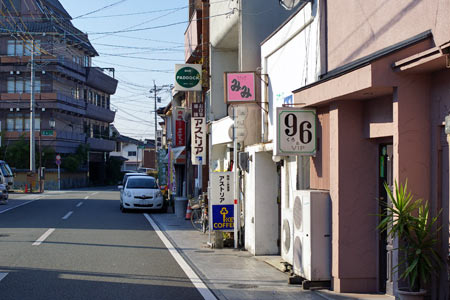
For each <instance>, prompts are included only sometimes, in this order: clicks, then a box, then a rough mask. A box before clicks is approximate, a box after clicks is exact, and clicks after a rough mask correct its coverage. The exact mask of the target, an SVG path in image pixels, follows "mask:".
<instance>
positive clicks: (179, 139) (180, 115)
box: [174, 107, 186, 147]
mask: <svg viewBox="0 0 450 300" xmlns="http://www.w3.org/2000/svg"><path fill="white" fill-rule="evenodd" d="M174 114H175V115H174V118H175V146H176V147H178V146H185V144H186V122H185V121H184V108H182V107H177V108H176V109H175V110H174Z"/></svg>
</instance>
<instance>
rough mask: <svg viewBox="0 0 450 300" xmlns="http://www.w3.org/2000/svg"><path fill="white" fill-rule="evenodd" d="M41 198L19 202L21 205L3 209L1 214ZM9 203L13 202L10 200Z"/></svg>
mask: <svg viewBox="0 0 450 300" xmlns="http://www.w3.org/2000/svg"><path fill="white" fill-rule="evenodd" d="M39 199H40V198H39ZM39 199H34V200H31V201H27V202H24V203H21V204H19V205H16V206H14V207H11V208H8V209H5V210H2V211H0V214H2V213H5V212H7V211H10V210H12V209H14V208H18V207H21V206H24V205H25V204H29V203H31V202H34V201H36V200H39ZM9 203H11V202H9Z"/></svg>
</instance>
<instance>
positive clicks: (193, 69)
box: [175, 64, 202, 91]
mask: <svg viewBox="0 0 450 300" xmlns="http://www.w3.org/2000/svg"><path fill="white" fill-rule="evenodd" d="M201 74H202V65H200V64H184V65H175V90H176V91H201V90H202V85H201V81H202V76H201Z"/></svg>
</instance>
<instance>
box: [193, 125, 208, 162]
mask: <svg viewBox="0 0 450 300" xmlns="http://www.w3.org/2000/svg"><path fill="white" fill-rule="evenodd" d="M191 141H192V143H191V146H192V148H191V153H192V155H191V156H192V164H193V165H205V164H206V119H205V118H192V119H191Z"/></svg>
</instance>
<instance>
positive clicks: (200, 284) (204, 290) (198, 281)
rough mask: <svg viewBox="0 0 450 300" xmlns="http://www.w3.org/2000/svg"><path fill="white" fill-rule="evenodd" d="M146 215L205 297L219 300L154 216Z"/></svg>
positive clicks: (208, 299) (210, 299) (207, 299)
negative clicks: (169, 238) (154, 219)
mask: <svg viewBox="0 0 450 300" xmlns="http://www.w3.org/2000/svg"><path fill="white" fill-rule="evenodd" d="M144 216H145V218H146V219H147V220H148V222H149V223H150V225H151V226H152V227H153V229H154V230H155V232H156V234H157V235H158V236H159V238H160V239H161V240H162V241H163V243H164V245H165V246H166V248H167V249H168V250H169V252H170V254H172V256H173V258H174V259H175V260H176V262H177V263H178V265H179V266H180V267H181V268H182V269H183V271H184V273H186V275H187V277H188V278H189V280H190V281H191V282H192V284H193V285H194V286H195V287H196V288H197V290H198V291H199V292H200V294H201V295H202V296H203V298H204V299H205V300H217V298H216V297H215V296H214V294H213V293H212V292H211V291H210V290H209V289H208V287H207V286H206V284H205V283H204V282H203V281H202V280H201V279H200V277H198V276H197V274H196V273H195V272H194V270H192V268H191V267H190V266H189V265H188V263H187V262H186V261H185V260H184V259H183V257H182V256H181V255H180V253H178V251H177V249H175V247H174V246H173V245H172V243H171V242H170V241H169V240H168V239H167V238H166V236H165V235H164V233H162V232H161V230H160V229H159V227H158V225H157V224H156V223H155V221H153V219H152V217H150V216H149V215H148V214H144Z"/></svg>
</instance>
